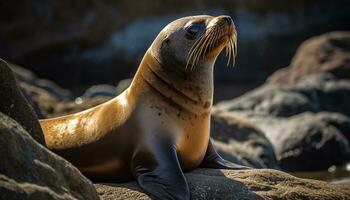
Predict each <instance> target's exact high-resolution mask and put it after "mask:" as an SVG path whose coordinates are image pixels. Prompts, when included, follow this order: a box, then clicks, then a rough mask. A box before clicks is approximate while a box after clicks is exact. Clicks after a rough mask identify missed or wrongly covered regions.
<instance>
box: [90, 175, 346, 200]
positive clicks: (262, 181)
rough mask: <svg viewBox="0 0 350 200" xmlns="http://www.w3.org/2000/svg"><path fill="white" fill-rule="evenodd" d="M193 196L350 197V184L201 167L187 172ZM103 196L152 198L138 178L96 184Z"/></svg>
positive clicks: (251, 199)
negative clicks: (141, 186) (140, 187)
mask: <svg viewBox="0 0 350 200" xmlns="http://www.w3.org/2000/svg"><path fill="white" fill-rule="evenodd" d="M186 178H187V180H188V182H189V185H190V191H191V199H193V200H202V199H219V200H221V199H222V200H226V199H242V200H243V199H247V200H248V199H249V200H259V199H290V200H297V199H298V200H299V199H324V200H326V199H327V200H333V199H348V197H349V196H350V192H349V191H350V187H349V186H347V185H333V184H329V183H326V182H322V181H315V180H308V179H300V178H296V177H294V176H291V175H288V174H286V173H283V172H280V171H276V170H267V169H264V170H262V169H260V170H242V171H238V170H215V169H197V170H195V171H193V172H191V173H188V174H186ZM95 186H96V189H97V191H98V193H99V195H100V196H101V198H103V199H106V200H112V199H113V200H114V199H135V200H149V199H150V198H149V197H148V196H147V195H146V194H144V193H143V192H141V190H140V189H139V187H138V186H137V184H136V182H130V183H124V184H95Z"/></svg>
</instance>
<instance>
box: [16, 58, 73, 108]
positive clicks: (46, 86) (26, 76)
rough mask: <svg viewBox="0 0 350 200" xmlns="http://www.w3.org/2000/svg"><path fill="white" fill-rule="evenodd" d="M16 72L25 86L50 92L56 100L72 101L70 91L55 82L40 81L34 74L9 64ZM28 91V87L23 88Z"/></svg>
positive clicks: (18, 79) (17, 77)
mask: <svg viewBox="0 0 350 200" xmlns="http://www.w3.org/2000/svg"><path fill="white" fill-rule="evenodd" d="M9 66H10V67H11V69H12V70H13V71H14V73H15V76H16V79H17V81H19V82H20V83H23V82H24V83H26V84H25V85H31V86H35V87H37V88H40V89H43V90H45V91H46V92H48V93H49V94H50V95H51V96H53V97H54V98H55V99H57V100H60V101H63V100H69V99H72V98H73V96H72V93H71V92H70V91H69V90H66V89H63V88H61V87H60V86H58V85H57V84H55V83H54V82H53V81H50V80H46V79H40V78H38V77H37V76H36V75H35V74H34V73H33V72H31V71H30V70H28V69H25V68H23V67H20V66H18V65H14V64H11V63H10V64H9ZM22 89H23V90H26V87H25V86H24V88H22Z"/></svg>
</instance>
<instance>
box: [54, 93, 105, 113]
mask: <svg viewBox="0 0 350 200" xmlns="http://www.w3.org/2000/svg"><path fill="white" fill-rule="evenodd" d="M108 100H111V97H103V96H98V97H95V98H91V99H86V100H82V101H81V100H79V99H77V100H76V101H66V102H59V103H58V104H57V105H56V106H55V108H54V110H53V112H51V113H50V114H49V115H48V116H47V117H58V116H62V115H67V114H73V113H77V112H80V111H83V110H86V109H89V108H92V107H95V106H97V105H100V104H102V103H104V102H106V101H108Z"/></svg>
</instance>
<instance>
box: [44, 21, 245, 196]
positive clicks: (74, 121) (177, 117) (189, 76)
mask: <svg viewBox="0 0 350 200" xmlns="http://www.w3.org/2000/svg"><path fill="white" fill-rule="evenodd" d="M235 37H236V32H235V29H234V25H233V22H232V20H231V18H229V17H227V16H219V17H211V16H193V17H186V18H181V19H179V20H176V21H174V22H172V23H170V24H169V25H168V26H166V27H165V28H164V29H163V30H162V31H161V32H160V34H159V35H158V36H157V38H156V39H155V41H154V42H153V43H152V45H151V47H150V48H149V49H148V50H147V52H146V53H145V55H144V57H143V59H142V61H141V64H140V66H139V68H138V71H137V72H136V75H135V77H134V79H133V81H132V83H131V85H130V86H129V88H127V89H126V90H125V91H124V92H123V93H122V94H120V95H119V96H118V97H116V98H115V99H112V100H111V101H108V102H106V103H104V104H101V105H99V106H97V107H94V108H91V109H89V110H86V111H83V112H80V113H77V114H72V115H67V116H63V117H59V118H54V119H47V120H41V121H40V123H41V126H42V128H43V130H44V135H45V141H46V144H47V146H48V147H49V148H50V149H52V150H54V151H55V152H57V153H58V154H60V155H61V156H63V157H64V158H66V159H67V160H69V161H70V162H72V163H73V164H74V165H75V166H77V167H78V168H79V169H80V170H81V171H82V172H83V173H84V174H85V175H86V176H88V177H89V178H91V179H93V180H96V181H105V182H106V181H108V182H120V181H126V180H130V179H132V178H136V180H137V182H138V184H139V185H140V187H141V188H142V189H143V190H144V191H145V192H146V193H148V194H150V195H151V196H152V197H155V198H158V199H189V189H188V185H187V182H186V179H185V177H184V175H183V171H189V170H193V169H195V168H196V167H198V166H200V165H201V166H203V167H213V168H232V169H237V168H242V166H238V165H235V164H233V163H229V162H227V161H225V160H223V159H222V158H221V157H220V156H219V155H218V154H217V153H216V151H215V149H214V148H213V146H212V144H211V142H210V137H209V132H210V111H211V108H212V99H213V66H214V63H215V60H216V57H217V56H218V54H219V53H220V52H221V50H222V49H223V48H224V47H225V46H227V45H228V43H229V44H231V45H230V46H229V48H230V49H229V50H232V51H234V48H233V46H232V45H233V43H232V42H235V41H233V39H235ZM230 42H231V43H230ZM234 44H235V43H234ZM229 53H231V52H229ZM234 53H235V52H234ZM188 55H189V56H188ZM188 67H189V68H188Z"/></svg>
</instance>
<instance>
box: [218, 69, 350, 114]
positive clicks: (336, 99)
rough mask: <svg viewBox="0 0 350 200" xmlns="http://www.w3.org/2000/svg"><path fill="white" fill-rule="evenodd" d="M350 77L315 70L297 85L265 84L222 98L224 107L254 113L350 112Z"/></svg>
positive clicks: (222, 106)
mask: <svg viewBox="0 0 350 200" xmlns="http://www.w3.org/2000/svg"><path fill="white" fill-rule="evenodd" d="M349 101H350V80H337V79H336V78H335V77H334V76H332V75H330V74H314V75H312V76H308V77H305V79H303V80H302V81H300V82H299V83H298V84H296V85H291V86H286V85H282V86H281V85H269V84H268V85H263V86H261V87H259V88H257V89H255V90H253V91H250V92H248V93H246V94H245V95H243V96H241V97H238V98H235V99H233V100H228V101H222V102H219V103H218V104H217V105H216V107H217V108H218V109H221V110H226V111H235V112H236V113H237V112H241V111H242V112H244V113H247V114H249V113H250V114H252V115H269V116H276V117H288V116H292V115H295V114H300V113H302V112H306V111H310V112H320V111H329V112H339V113H342V114H344V115H347V116H350V104H349V103H348V102H349Z"/></svg>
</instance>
